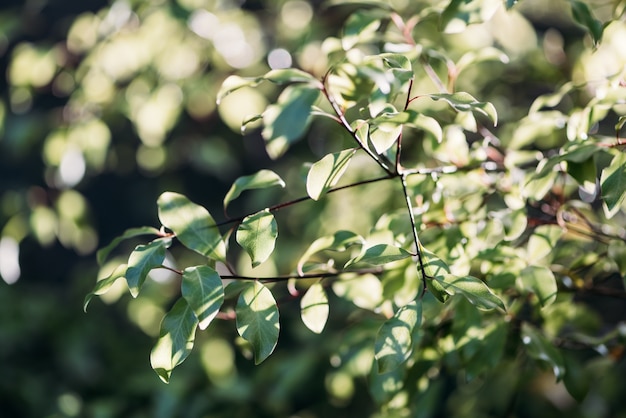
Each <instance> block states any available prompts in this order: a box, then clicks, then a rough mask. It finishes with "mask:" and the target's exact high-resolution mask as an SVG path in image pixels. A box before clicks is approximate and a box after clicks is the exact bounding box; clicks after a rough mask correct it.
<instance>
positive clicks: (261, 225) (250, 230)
mask: <svg viewBox="0 0 626 418" xmlns="http://www.w3.org/2000/svg"><path fill="white" fill-rule="evenodd" d="M277 237H278V225H277V224H276V220H275V219H274V215H272V214H271V213H270V211H269V210H267V209H266V210H264V211H261V212H257V213H255V214H253V215H250V216H246V217H245V218H244V220H243V221H242V222H241V224H240V225H239V228H237V235H236V239H237V242H238V243H239V245H241V247H242V248H243V249H244V250H246V252H247V253H248V255H249V256H250V258H251V259H252V267H256V266H258V265H259V264H261V263H262V262H264V261H265V260H267V259H268V258H269V256H270V255H271V254H272V252H273V251H274V246H275V244H276V238H277Z"/></svg>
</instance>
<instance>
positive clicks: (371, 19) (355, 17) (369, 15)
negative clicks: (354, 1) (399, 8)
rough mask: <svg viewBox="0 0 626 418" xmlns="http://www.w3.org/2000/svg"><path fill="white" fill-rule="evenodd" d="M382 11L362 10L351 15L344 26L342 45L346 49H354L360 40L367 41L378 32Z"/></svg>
mask: <svg viewBox="0 0 626 418" xmlns="http://www.w3.org/2000/svg"><path fill="white" fill-rule="evenodd" d="M383 16H384V15H383V14H381V13H380V11H377V10H374V11H371V10H361V11H358V12H356V13H353V14H352V15H350V17H349V18H348V20H347V21H346V23H345V24H344V27H343V36H342V37H341V46H342V47H343V49H344V50H346V51H347V50H349V49H352V48H353V47H354V46H355V45H356V44H358V43H359V42H363V41H367V40H369V39H370V38H371V37H373V36H374V35H375V34H376V31H377V30H378V28H379V27H380V19H381V17H383Z"/></svg>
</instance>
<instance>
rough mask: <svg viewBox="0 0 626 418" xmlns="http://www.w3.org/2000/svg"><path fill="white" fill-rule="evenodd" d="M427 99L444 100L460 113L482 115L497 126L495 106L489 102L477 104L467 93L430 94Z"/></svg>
mask: <svg viewBox="0 0 626 418" xmlns="http://www.w3.org/2000/svg"><path fill="white" fill-rule="evenodd" d="M429 97H430V98H431V99H433V100H445V101H446V102H448V103H449V104H450V106H452V107H453V108H455V109H456V110H458V111H460V112H467V111H476V112H479V113H482V114H483V115H485V116H487V117H488V118H489V119H491V122H493V124H494V125H497V124H498V113H497V111H496V108H495V106H494V105H493V104H492V103H489V102H479V101H478V100H476V99H475V98H474V96H472V95H471V94H469V93H465V92H459V93H454V94H449V93H438V94H430V95H429Z"/></svg>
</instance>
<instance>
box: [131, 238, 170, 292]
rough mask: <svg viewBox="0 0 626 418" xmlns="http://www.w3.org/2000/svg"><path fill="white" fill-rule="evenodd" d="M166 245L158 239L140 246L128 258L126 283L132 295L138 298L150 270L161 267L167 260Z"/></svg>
mask: <svg viewBox="0 0 626 418" xmlns="http://www.w3.org/2000/svg"><path fill="white" fill-rule="evenodd" d="M165 244H166V242H165V241H164V240H163V239H156V240H154V241H152V242H151V243H149V244H147V245H138V246H137V247H135V250H134V251H133V252H132V253H131V254H130V257H128V268H127V269H126V274H125V276H126V282H128V288H129V290H130V294H131V295H132V296H133V297H134V298H136V297H137V295H139V291H140V290H141V286H142V285H143V283H144V282H145V281H146V277H147V276H148V273H150V270H152V269H153V268H157V267H160V266H161V265H162V264H163V260H165Z"/></svg>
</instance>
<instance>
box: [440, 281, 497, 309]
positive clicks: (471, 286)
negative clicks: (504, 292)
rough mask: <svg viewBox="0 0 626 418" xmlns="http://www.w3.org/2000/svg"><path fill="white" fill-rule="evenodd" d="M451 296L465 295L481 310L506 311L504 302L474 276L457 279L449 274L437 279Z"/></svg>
mask: <svg viewBox="0 0 626 418" xmlns="http://www.w3.org/2000/svg"><path fill="white" fill-rule="evenodd" d="M436 280H437V282H438V284H439V285H440V286H441V287H442V288H443V290H444V291H445V292H446V293H448V294H449V295H455V294H460V295H463V296H464V297H465V298H466V299H467V300H468V301H469V302H470V303H471V304H472V305H475V306H476V307H477V308H480V309H486V310H489V309H495V308H499V309H501V310H503V311H505V310H506V308H505V307H504V303H503V302H502V300H501V299H500V298H499V297H498V296H496V295H495V294H494V293H493V292H492V291H491V289H489V287H488V286H487V285H486V284H485V283H484V282H483V281H482V280H480V279H477V278H476V277H472V276H465V277H456V276H454V275H451V274H448V275H445V276H443V277H441V278H438V279H436Z"/></svg>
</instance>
